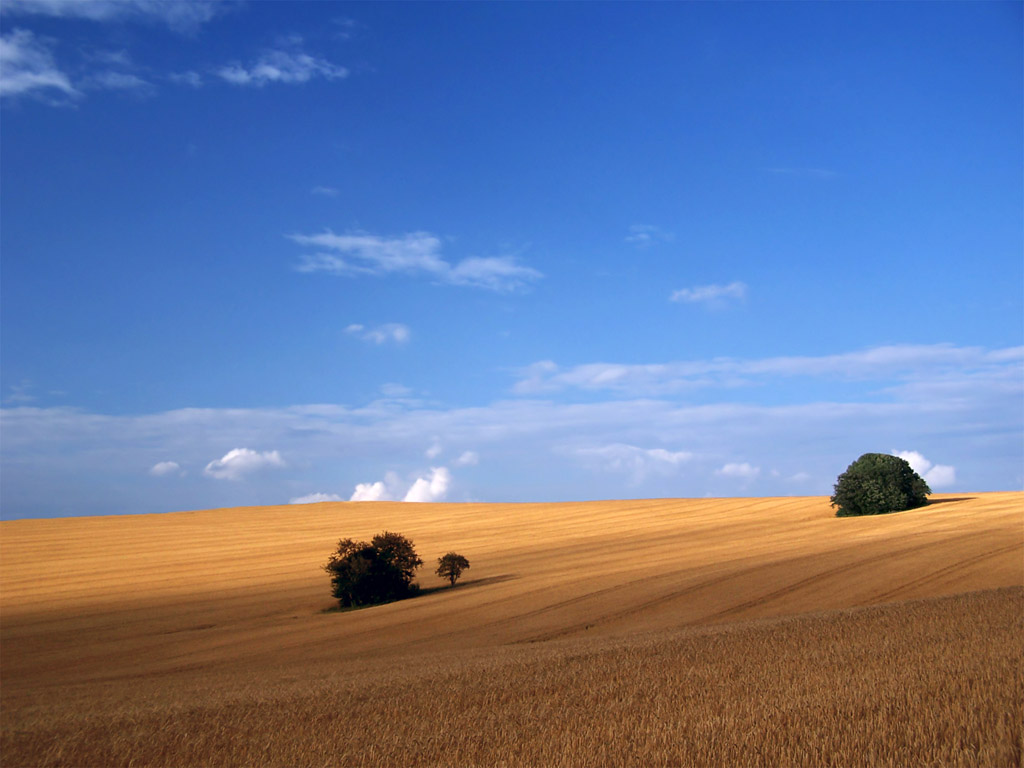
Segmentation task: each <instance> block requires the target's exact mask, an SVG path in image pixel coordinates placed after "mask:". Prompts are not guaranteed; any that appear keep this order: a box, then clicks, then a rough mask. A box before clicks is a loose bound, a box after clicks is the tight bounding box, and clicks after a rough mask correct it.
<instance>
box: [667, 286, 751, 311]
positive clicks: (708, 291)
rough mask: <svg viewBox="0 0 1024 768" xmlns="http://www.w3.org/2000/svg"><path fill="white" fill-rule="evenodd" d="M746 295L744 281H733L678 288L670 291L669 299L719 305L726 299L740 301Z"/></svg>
mask: <svg viewBox="0 0 1024 768" xmlns="http://www.w3.org/2000/svg"><path fill="white" fill-rule="evenodd" d="M746 297H747V285H746V283H741V282H733V283H729V284H728V285H698V286H694V287H693V288H680V289H679V290H678V291H673V292H672V295H671V297H670V299H671V301H683V302H686V303H688V304H708V305H713V306H721V305H722V304H723V303H724V302H725V300H727V299H736V300H737V301H742V300H743V299H745V298H746Z"/></svg>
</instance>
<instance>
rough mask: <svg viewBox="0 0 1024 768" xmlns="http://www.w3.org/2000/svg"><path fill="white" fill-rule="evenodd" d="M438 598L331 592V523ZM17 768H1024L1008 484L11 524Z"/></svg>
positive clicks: (1018, 599)
mask: <svg viewBox="0 0 1024 768" xmlns="http://www.w3.org/2000/svg"><path fill="white" fill-rule="evenodd" d="M385 529H387V530H392V531H398V532H400V533H402V534H404V535H406V536H408V537H409V538H411V539H412V540H413V541H414V542H415V544H416V547H417V550H418V551H419V553H420V555H421V556H422V557H423V559H424V560H425V561H427V563H428V566H429V565H430V564H431V563H433V562H435V561H436V558H437V557H439V556H440V555H442V554H444V553H445V552H447V551H449V550H455V551H457V552H460V553H461V554H464V555H465V556H466V557H468V558H469V560H470V562H471V563H472V567H471V568H470V570H469V571H467V572H466V574H465V575H464V576H463V579H462V581H460V582H459V584H458V585H457V586H456V587H454V588H450V587H448V586H447V585H446V583H445V582H442V581H441V580H440V579H438V578H437V577H435V576H434V575H433V574H432V570H433V569H432V567H425V568H423V569H422V571H421V573H420V583H421V584H422V586H423V587H424V592H423V594H422V595H421V596H419V597H417V598H415V599H412V600H407V601H403V602H400V603H394V604H391V605H386V606H377V607H372V608H367V609H362V610H358V611H349V612H340V611H333V610H330V609H331V607H332V605H333V601H332V599H331V598H330V594H329V584H328V578H327V575H326V574H325V573H324V572H323V571H322V570H321V566H322V565H323V563H324V562H326V560H327V557H328V555H329V553H330V551H331V549H332V548H333V546H334V545H335V543H336V542H337V540H338V539H339V538H342V537H348V536H351V537H354V538H367V539H368V538H370V537H371V536H372V535H373V534H374V533H377V532H380V531H383V530H385ZM0 588H2V589H0V619H2V623H0V674H2V690H0V695H2V700H0V705H2V742H0V747H2V751H0V761H2V764H3V765H4V766H21V765H66V766H81V765H89V766H92V765H133V766H142V765H168V766H181V765H544V766H548V765H551V766H562V765H564V766H576V765H579V766H583V765H588V766H590V765H637V766H641V765H769V764H770V765H843V766H848V765H911V764H922V765H923V764H928V765H976V766H994V765H1021V764H1022V728H1021V722H1022V715H1024V673H1022V659H1024V494H1021V493H985V494H971V495H967V496H942V495H938V496H935V497H933V503H932V504H930V505H929V506H928V507H925V508H922V509H918V510H913V511H909V512H904V513H899V514H895V515H887V516H881V517H874V518H842V519H839V518H835V517H834V516H833V511H832V510H831V508H830V507H829V504H828V500H827V499H824V498H820V497H815V498H785V499H708V500H676V499H661V500H646V501H607V502H587V503H576V504H514V505H501V504H398V503H383V502H377V503H327V504H314V505H301V506H282V507H259V508H247V509H227V510H208V511H202V512H182V513H175V514H167V515H150V516H130V517H104V518H72V519H62V520H23V521H10V522H4V523H0Z"/></svg>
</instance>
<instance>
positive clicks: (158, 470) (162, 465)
mask: <svg viewBox="0 0 1024 768" xmlns="http://www.w3.org/2000/svg"><path fill="white" fill-rule="evenodd" d="M180 471H181V465H180V464H178V462H176V461H160V462H157V463H156V464H154V465H153V466H152V467H150V470H149V474H151V475H154V476H155V477H163V476H164V475H171V474H175V473H178V472H180Z"/></svg>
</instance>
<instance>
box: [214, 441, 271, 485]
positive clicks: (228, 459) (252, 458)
mask: <svg viewBox="0 0 1024 768" xmlns="http://www.w3.org/2000/svg"><path fill="white" fill-rule="evenodd" d="M283 466H284V460H283V459H282V458H281V455H280V454H279V453H278V452H277V451H265V452H263V453H259V452H257V451H253V450H250V449H248V448H235V449H234V450H232V451H228V452H227V453H226V454H224V456H223V457H222V458H220V459H215V460H214V461H211V462H210V463H209V464H207V465H206V469H204V470H203V473H204V474H206V475H208V476H209V477H213V478H216V479H217V480H241V479H242V478H243V477H244V476H245V475H249V474H252V473H254V472H259V471H260V470H264V469H275V468H279V467H283Z"/></svg>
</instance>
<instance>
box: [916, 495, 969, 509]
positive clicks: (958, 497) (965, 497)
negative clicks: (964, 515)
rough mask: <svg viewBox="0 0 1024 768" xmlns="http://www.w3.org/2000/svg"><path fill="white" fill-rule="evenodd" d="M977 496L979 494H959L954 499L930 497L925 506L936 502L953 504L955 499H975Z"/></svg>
mask: <svg viewBox="0 0 1024 768" xmlns="http://www.w3.org/2000/svg"><path fill="white" fill-rule="evenodd" d="M976 498H978V497H977V496H957V497H956V498H953V499H928V503H927V504H925V506H926V507H930V506H932V505H934V504H951V503H953V502H954V501H974V500H975V499H976Z"/></svg>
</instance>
